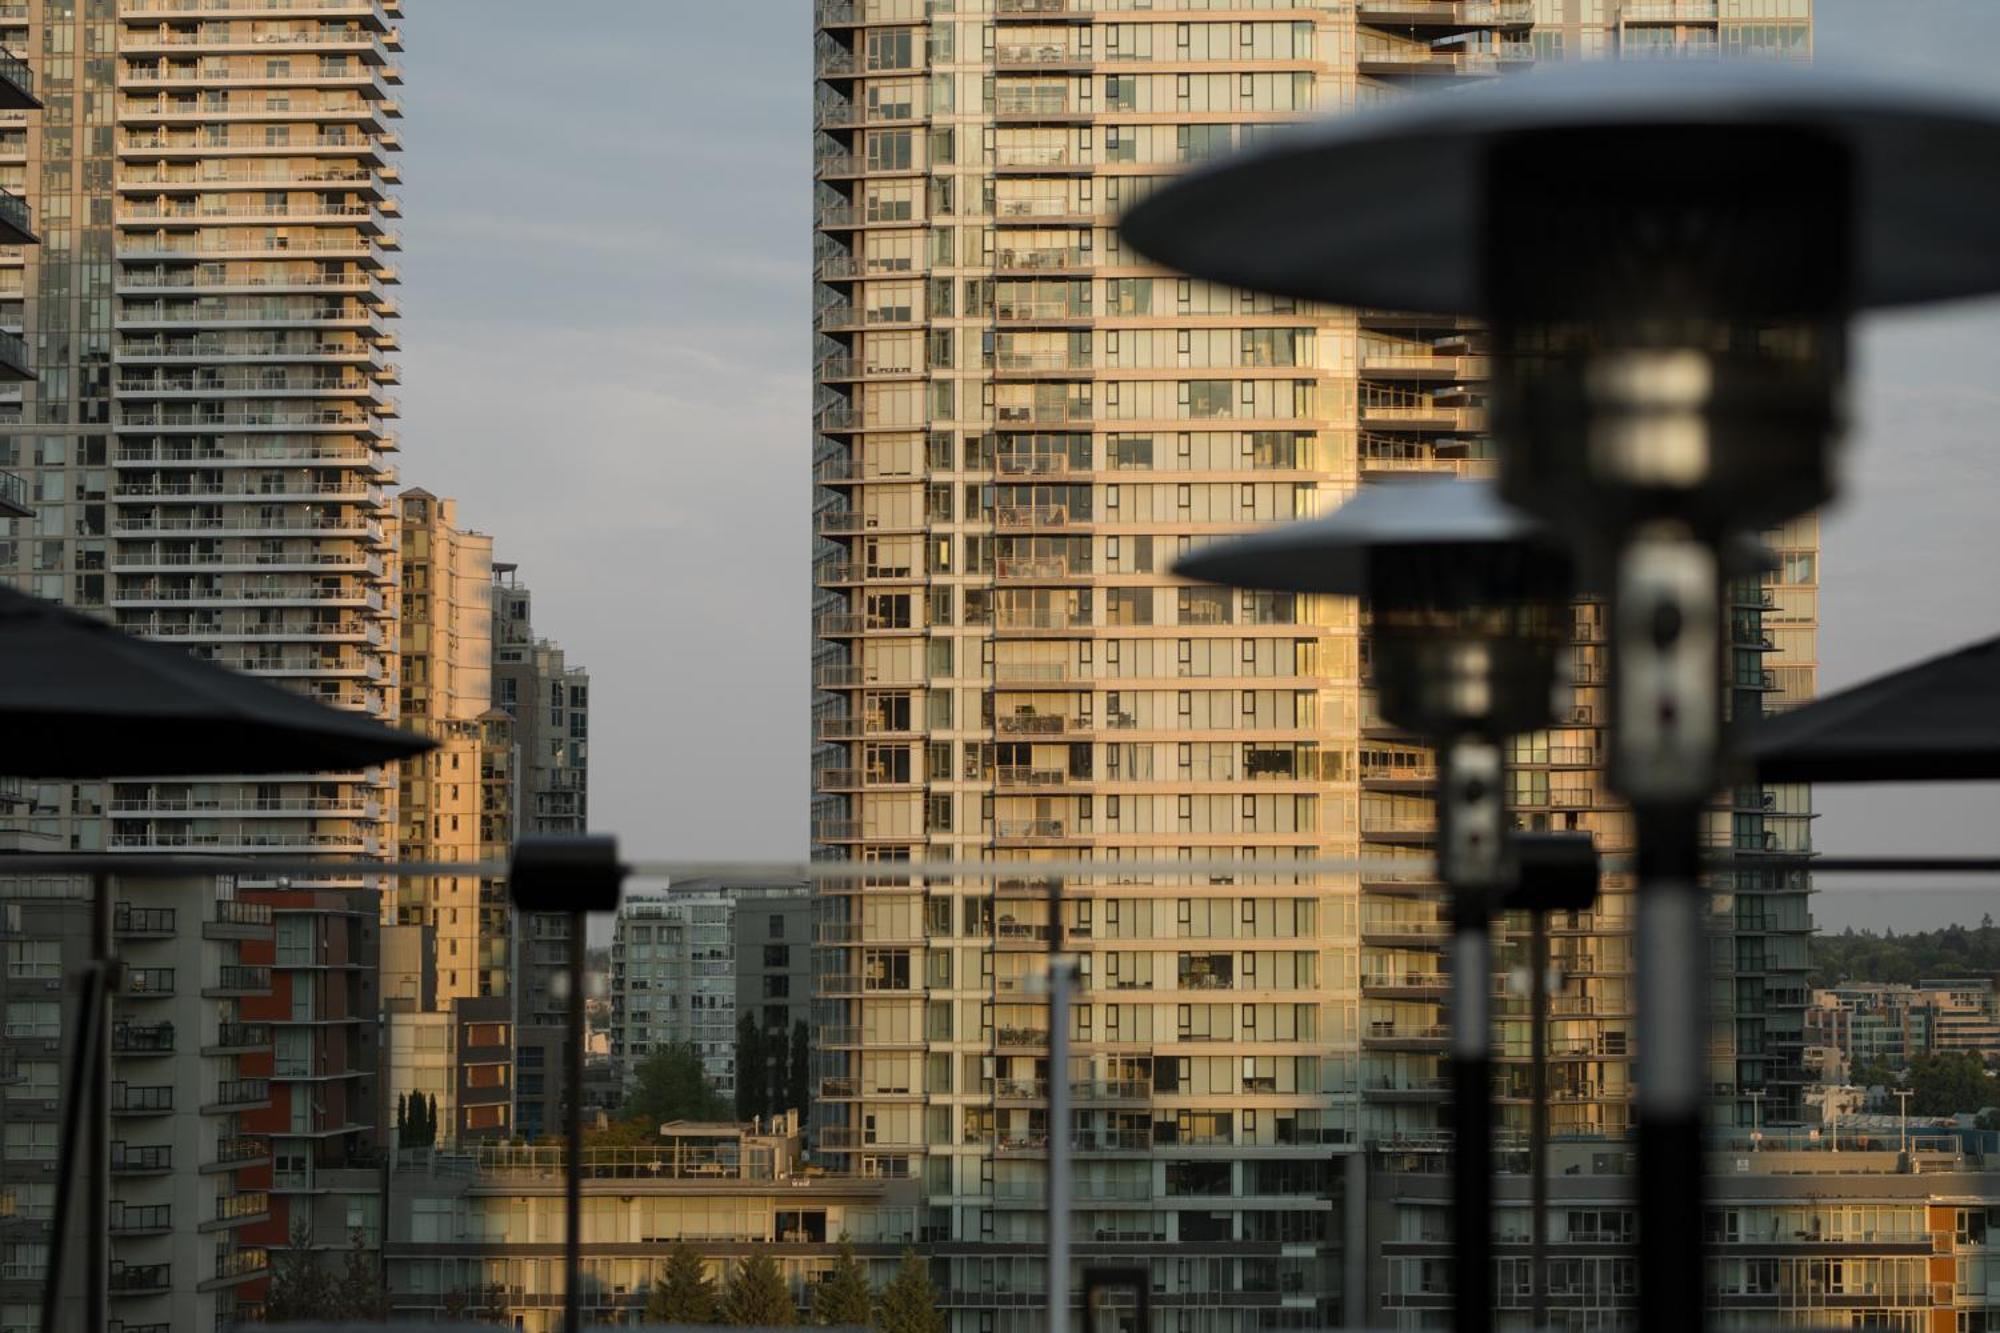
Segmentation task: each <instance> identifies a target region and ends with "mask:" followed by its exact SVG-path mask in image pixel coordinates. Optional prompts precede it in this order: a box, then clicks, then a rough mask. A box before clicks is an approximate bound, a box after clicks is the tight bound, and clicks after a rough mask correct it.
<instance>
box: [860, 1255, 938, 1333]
mask: <svg viewBox="0 0 2000 1333" xmlns="http://www.w3.org/2000/svg"><path fill="white" fill-rule="evenodd" d="M875 1326H876V1327H877V1328H879V1329H881V1330H882V1333H944V1311H942V1310H940V1309H938V1303H937V1288H935V1287H933V1286H932V1285H931V1270H930V1266H929V1265H928V1264H926V1263H925V1262H924V1261H923V1260H922V1259H919V1258H918V1257H917V1252H916V1251H915V1250H904V1251H903V1262H902V1264H901V1265H900V1266H899V1267H898V1268H897V1269H896V1276H894V1277H892V1278H890V1279H889V1285H888V1286H886V1287H884V1288H882V1296H881V1299H880V1301H879V1302H878V1303H877V1305H876V1307H875Z"/></svg>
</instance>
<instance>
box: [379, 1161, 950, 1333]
mask: <svg viewBox="0 0 2000 1333" xmlns="http://www.w3.org/2000/svg"><path fill="white" fill-rule="evenodd" d="M802 1147H803V1140H802V1139H801V1138H800V1136H799V1134H798V1130H797V1126H796V1124H786V1125H779V1126H774V1127H772V1129H771V1130H769V1131H768V1132H766V1131H756V1130H752V1129H749V1128H747V1127H745V1126H739V1125H729V1124H717V1125H707V1124H691V1123H687V1122H675V1123H674V1124H673V1125H671V1126H668V1127H666V1132H664V1133H663V1134H662V1135H661V1138H660V1141H659V1143H658V1144H656V1145H649V1146H646V1147H637V1148H586V1149H585V1150H584V1153H585V1156H584V1160H583V1170H582V1177H583V1196H584V1201H583V1208H584V1235H583V1269H584V1274H585V1278H586V1286H585V1292H586V1295H585V1307H584V1316H585V1319H586V1320H588V1321H590V1322H592V1323H600V1322H601V1323H605V1324H622V1323H625V1322H628V1321H630V1320H632V1319H633V1318H635V1317H636V1315H637V1312H638V1311H640V1310H642V1309H643V1308H644V1305H645V1300H646V1296H647V1293H648V1290H649V1288H650V1287H651V1286H652V1284H653V1283H654V1282H656V1281H657V1280H658V1279H659V1275H660V1273H661V1270H662V1268H663V1267H664V1265H665V1262H666V1255H667V1252H668V1250H669V1249H670V1248H671V1247H672V1246H674V1245H675V1244H677V1243H679V1242H683V1241H685V1242H687V1243H688V1244H690V1245H692V1246H693V1247H694V1248H695V1249H696V1250H697V1251H698V1252H699V1253H700V1254H701V1256H702V1258H703V1259H704V1261H705V1267H706V1268H707V1271H708V1273H709V1275H710V1277H711V1279H712V1280H713V1281H715V1283H716V1285H717V1287H718V1289H719V1288H720V1287H721V1285H722V1283H723V1282H724V1281H725V1280H726V1278H727V1275H728V1273H729V1272H730V1271H731V1270H732V1269H733V1268H734V1267H735V1266H736V1265H737V1264H739V1263H741V1262H742V1261H743V1260H744V1259H746V1258H748V1257H749V1256H750V1255H752V1254H763V1255H768V1256H770V1257H771V1258H772V1259H774V1260H775V1261H776V1262H777V1264H778V1266H779V1268H780V1270H781V1271H782V1272H783V1273H784V1276H785V1278H786V1282H787V1285H788V1286H789V1288H790V1290H791V1293H792V1299H793V1300H794V1302H795V1303H796V1304H797V1305H798V1306H799V1307H800V1308H801V1309H803V1308H806V1307H807V1304H808V1302H809V1301H810V1299H811V1297H810V1292H811V1289H812V1286H813V1284H814V1283H815V1282H817V1281H818V1280H819V1279H820V1277H821V1276H822V1275H823V1274H824V1273H825V1272H826V1271H827V1269H828V1268H830V1267H831V1266H832V1263H833V1261H834V1258H835V1256H836V1254H837V1252H838V1244H839V1242H840V1241H841V1240H842V1239H843V1238H845V1239H846V1240H848V1241H851V1242H852V1243H853V1244H854V1246H855V1249H856V1252H857V1254H858V1255H859V1257H860V1258H861V1259H862V1261H863V1262H864V1263H865V1264H866V1265H867V1266H868V1267H869V1269H870V1270H872V1271H871V1278H872V1280H873V1282H874V1284H875V1285H876V1286H878V1287H879V1286H880V1285H881V1284H882V1283H883V1282H884V1281H886V1280H887V1278H888V1275H889V1272H890V1271H891V1270H892V1269H893V1267H894V1264H895V1261H896V1259H897V1257H898V1256H899V1255H900V1254H901V1252H902V1250H903V1248H904V1247H906V1246H909V1245H912V1244H915V1243H917V1241H918V1239H919V1233H918V1209H917V1207H916V1206H915V1200H914V1199H913V1198H911V1197H909V1190H908V1189H907V1188H906V1187H898V1186H897V1185H896V1184H894V1183H893V1182H885V1181H882V1180H878V1179H861V1178H856V1177H843V1176H838V1175H834V1174H829V1173H826V1172H823V1171H817V1170H815V1171H812V1172H806V1171H804V1170H803V1169H802V1163H801V1161H800V1157H799V1153H800V1150H801V1148H802ZM564 1166H565V1158H564V1150H563V1149H561V1148H489V1149H485V1150H482V1151H480V1152H478V1153H475V1154H462V1155H459V1156H456V1157H452V1156H441V1157H437V1158H431V1157H422V1158H417V1157H411V1158H409V1159H408V1160H406V1161H405V1162H403V1163H402V1164H400V1166H399V1169H398V1170H397V1171H396V1173H395V1176H394V1178H393V1179H392V1180H391V1182H390V1193H391V1197H392V1198H393V1199H394V1200H395V1206H394V1208H393V1209H392V1210H391V1213H390V1218H391V1221H390V1226H389V1232H388V1239H387V1243H386V1247H385V1254H386V1259H387V1263H388V1270H389V1288H390V1306H391V1313H392V1315H393V1316H395V1317H397V1318H402V1319H410V1320H431V1319H440V1318H453V1317H457V1318H466V1319H481V1320H485V1321H489V1322H501V1323H505V1324H507V1325H509V1326H510V1327H514V1328H519V1329H523V1330H526V1331H527V1333H554V1331H555V1330H558V1329H560V1328H561V1327H562V1290H563V1285H562V1260H561V1258H560V1257H559V1256H557V1255H555V1253H554V1251H552V1250H551V1248H550V1247H551V1246H552V1245H554V1244H556V1243H557V1242H559V1241H560V1238H561V1236H562V1227H563V1189H564V1184H563V1181H564V1174H565V1173H564Z"/></svg>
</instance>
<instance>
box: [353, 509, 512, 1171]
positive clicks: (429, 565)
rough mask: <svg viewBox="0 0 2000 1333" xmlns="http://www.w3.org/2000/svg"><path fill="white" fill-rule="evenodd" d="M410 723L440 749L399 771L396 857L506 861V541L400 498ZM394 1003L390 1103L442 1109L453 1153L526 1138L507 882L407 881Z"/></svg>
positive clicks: (386, 956) (389, 967)
mask: <svg viewBox="0 0 2000 1333" xmlns="http://www.w3.org/2000/svg"><path fill="white" fill-rule="evenodd" d="M397 512H398V519H399V524H400V540H399V544H398V554H399V558H400V562H401V578H400V586H401V598H402V600H401V606H400V615H399V617H398V630H399V646H400V650H401V651H400V658H401V662H400V670H399V672H398V678H399V679H400V681H401V684H402V694H401V699H400V707H401V713H402V717H403V723H404V725H405V726H407V727H409V728H411V729H412V730H415V731H420V732H423V733H424V734H426V735H428V736H431V737H432V738H434V739H435V740H436V741H437V742H438V746H437V748H436V749H435V750H432V751H431V752H429V753H428V754H424V755H420V756H418V757H417V758H415V759H410V760H405V761H404V762H403V764H402V774H401V780H400V783H399V785H398V789H397V800H398V836H397V840H396V842H397V846H396V851H397V856H398V857H399V859H401V860H405V861H430V862H444V863H450V862H465V863H468V864H470V863H472V862H476V861H487V860H504V859H506V856H507V854H508V850H509V848H510V846H511V844H512V841H513V825H514V770H515V751H514V722H513V719H512V718H511V717H509V716H508V715H507V713H506V712H504V711H502V710H501V709H498V708H496V707H494V704H493V539H492V538H491V537H488V536H485V535H484V534H482V533H477V532H472V531H469V530H467V529H465V528H461V527H460V526H459V525H458V512H457V505H456V504H455V503H454V502H453V501H451V500H447V499H441V498H439V497H438V496H435V495H432V494H431V493H430V492H428V491H424V490H415V489H412V490H408V491H404V492H403V493H402V495H400V496H399V497H397ZM382 912H383V921H384V924H385V925H387V926H390V927H392V929H391V930H390V931H389V932H388V933H387V936H386V938H385V944H384V948H383V967H382V996H383V1001H384V1005H385V1008H386V1009H387V1010H388V1011H389V1014H388V1024H389V1034H388V1046H389V1052H390V1059H389V1079H388V1089H389V1103H390V1104H391V1105H394V1104H395V1102H396V1100H397V1099H399V1098H400V1097H402V1096H404V1095H406V1094H409V1093H420V1094H422V1095H424V1096H426V1097H437V1098H438V1102H439V1107H440V1124H441V1126H443V1127H444V1128H443V1129H442V1130H441V1132H442V1133H443V1135H444V1136H445V1141H446V1142H447V1143H451V1142H456V1141H458V1140H459V1139H460V1138H462V1137H473V1138H490V1137H502V1136H505V1135H506V1134H507V1133H510V1132H511V1130H512V1125H513V1109H512V1101H513V1093H512V1086H513V1073H512V1069H513V1059H512V1031H513V1024H512V1022H511V1018H512V1008H511V1003H510V1001H509V1000H508V998H507V997H508V995H509V990H510V987H509V984H508V971H509V966H510V961H509V952H510V949H511V939H512V916H513V911H512V907H511V905H510V903H509V902H508V899H507V888H506V883H505V881H504V880H500V879H494V878H481V877H479V876H477V875H424V876H410V877H406V878H403V879H399V880H398V881H397V883H396V888H395V890H394V893H393V895H385V897H384V899H383V904H382Z"/></svg>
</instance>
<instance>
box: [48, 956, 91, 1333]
mask: <svg viewBox="0 0 2000 1333" xmlns="http://www.w3.org/2000/svg"><path fill="white" fill-rule="evenodd" d="M98 972H99V965H98V964H97V963H91V964H89V965H88V966H86V967H85V968H84V969H83V973H82V985H81V988H80V989H79V990H78V992H77V997H76V1044H75V1045H74V1046H72V1047H71V1048H70V1056H69V1072H68V1077H67V1079H66V1080H65V1081H64V1085H63V1100H62V1110H63V1115H64V1116H66V1117H67V1122H66V1123H65V1124H64V1125H63V1128H62V1147H61V1149H60V1150H59V1151H58V1154H57V1159H56V1197H55V1217H54V1230H52V1231H51V1232H50V1233H49V1260H48V1267H47V1268H46V1269H44V1270H43V1278H42V1333H56V1329H57V1328H59V1327H60V1326H61V1323H60V1316H59V1315H58V1313H57V1311H58V1310H59V1309H60V1307H61V1304H62V1294H63V1293H62V1285H63V1283H62V1279H63V1263H64V1260H65V1258H66V1256H67V1250H68V1244H67V1241H68V1237H69V1225H70V1220H71V1209H70V1201H71V1197H72V1196H73V1195H74V1194H75V1192H76V1184H77V1181H76V1154H77V1132H78V1130H80V1129H81V1128H82V1110H83V1097H84V1090H85V1089H86V1088H87V1087H88V1086H89V1082H90V1059H91V1056H92V1054H93V1053H95V1051H96V1050H97V1026H98V1023H99V1022H100V1017H99V1016H100V1013H101V1010H100V1008H99V1005H98V1000H99V998H100V997H101V996H102V995H103V993H104V987H103V983H102V981H101V980H100V979H99V975H98Z"/></svg>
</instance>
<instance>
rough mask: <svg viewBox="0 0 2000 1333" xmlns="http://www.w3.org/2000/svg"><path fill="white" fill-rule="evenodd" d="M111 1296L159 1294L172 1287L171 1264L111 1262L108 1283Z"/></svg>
mask: <svg viewBox="0 0 2000 1333" xmlns="http://www.w3.org/2000/svg"><path fill="white" fill-rule="evenodd" d="M109 1286H110V1289H111V1294H112V1295H113V1296H159V1295H163V1294H165V1293H166V1292H168V1291H170V1290H172V1288H173V1266H172V1265H171V1264H136V1265H133V1264H119V1263H117V1262H115V1261H114V1262H113V1263H112V1266H111V1278H110V1283H109Z"/></svg>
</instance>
